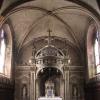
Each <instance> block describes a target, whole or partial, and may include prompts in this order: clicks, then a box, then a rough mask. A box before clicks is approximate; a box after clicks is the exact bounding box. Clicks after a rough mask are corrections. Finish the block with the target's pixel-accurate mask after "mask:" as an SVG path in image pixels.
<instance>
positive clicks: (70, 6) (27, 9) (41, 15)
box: [6, 0, 96, 52]
mask: <svg viewBox="0 0 100 100" xmlns="http://www.w3.org/2000/svg"><path fill="white" fill-rule="evenodd" d="M6 18H7V19H6V20H7V21H8V23H9V24H10V27H11V28H12V30H13V35H14V38H15V42H16V46H17V48H18V50H19V51H20V50H21V49H22V48H23V47H25V46H26V45H28V44H29V43H30V42H31V41H34V40H36V39H37V40H38V39H40V40H41V37H46V36H48V30H49V29H50V30H51V36H53V37H56V38H58V40H60V41H66V43H67V44H68V45H71V46H72V47H75V48H77V49H78V50H79V51H80V52H82V51H83V50H84V46H85V41H86V34H87V31H88V28H89V26H90V24H91V23H93V22H94V23H95V21H94V20H95V19H96V18H95V16H94V15H93V14H92V13H91V11H90V10H88V9H87V7H86V8H84V7H83V6H81V5H79V4H76V3H74V2H71V1H67V0H32V1H28V2H25V3H22V4H20V5H17V6H16V7H15V8H13V9H12V10H11V11H9V13H8V14H6Z"/></svg>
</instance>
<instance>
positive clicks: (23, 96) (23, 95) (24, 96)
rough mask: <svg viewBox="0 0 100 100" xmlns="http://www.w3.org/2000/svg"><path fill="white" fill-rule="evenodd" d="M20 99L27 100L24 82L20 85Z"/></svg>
mask: <svg viewBox="0 0 100 100" xmlns="http://www.w3.org/2000/svg"><path fill="white" fill-rule="evenodd" d="M22 100H27V86H26V84H23V87H22Z"/></svg>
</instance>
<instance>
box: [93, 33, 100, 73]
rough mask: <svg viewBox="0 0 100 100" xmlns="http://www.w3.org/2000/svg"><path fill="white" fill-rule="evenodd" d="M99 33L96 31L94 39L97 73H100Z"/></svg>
mask: <svg viewBox="0 0 100 100" xmlns="http://www.w3.org/2000/svg"><path fill="white" fill-rule="evenodd" d="M99 53H100V52H99V33H98V32H97V33H96V36H95V41H94V55H95V65H96V72H97V74H98V73H100V60H99V58H100V54H99Z"/></svg>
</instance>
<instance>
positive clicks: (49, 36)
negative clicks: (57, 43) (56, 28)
mask: <svg viewBox="0 0 100 100" xmlns="http://www.w3.org/2000/svg"><path fill="white" fill-rule="evenodd" d="M51 32H52V30H50V29H48V33H49V35H48V45H50V44H51V34H50V33H51Z"/></svg>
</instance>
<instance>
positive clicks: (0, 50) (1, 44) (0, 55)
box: [0, 29, 6, 73]
mask: <svg viewBox="0 0 100 100" xmlns="http://www.w3.org/2000/svg"><path fill="white" fill-rule="evenodd" d="M5 50H6V42H5V33H4V30H3V29H2V30H1V31H0V73H4V62H5Z"/></svg>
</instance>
